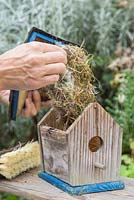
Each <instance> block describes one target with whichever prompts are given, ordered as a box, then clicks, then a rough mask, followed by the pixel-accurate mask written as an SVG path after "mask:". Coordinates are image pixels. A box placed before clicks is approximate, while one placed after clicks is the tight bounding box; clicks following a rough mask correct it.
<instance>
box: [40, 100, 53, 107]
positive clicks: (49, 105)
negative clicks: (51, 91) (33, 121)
mask: <svg viewBox="0 0 134 200" xmlns="http://www.w3.org/2000/svg"><path fill="white" fill-rule="evenodd" d="M41 106H42V107H51V106H52V101H51V100H50V101H43V102H41Z"/></svg>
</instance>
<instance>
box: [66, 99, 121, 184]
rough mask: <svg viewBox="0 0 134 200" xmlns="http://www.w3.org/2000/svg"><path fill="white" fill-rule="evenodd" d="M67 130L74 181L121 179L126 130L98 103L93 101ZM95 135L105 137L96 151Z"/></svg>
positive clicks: (71, 181) (73, 182) (77, 182)
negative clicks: (124, 131)
mask: <svg viewBox="0 0 134 200" xmlns="http://www.w3.org/2000/svg"><path fill="white" fill-rule="evenodd" d="M67 132H68V138H69V139H68V146H69V147H68V149H69V160H70V162H69V165H70V166H69V169H70V181H69V183H70V184H71V185H74V186H75V185H81V184H83V185H84V184H89V183H101V182H108V181H116V180H119V171H120V163H121V148H122V144H121V141H122V130H121V129H120V127H119V125H118V124H117V123H116V122H115V121H114V120H113V118H112V117H111V116H110V115H109V114H108V113H107V112H106V111H105V110H104V109H103V108H102V107H101V106H100V105H99V104H98V103H92V104H89V106H88V107H87V108H86V109H85V110H84V112H83V113H82V115H81V116H80V117H79V118H78V119H77V120H76V121H75V122H74V123H73V124H72V125H71V127H70V128H69V129H68V130H67ZM93 137H94V138H96V137H100V138H101V139H102V141H103V144H102V146H101V147H100V149H99V150H97V151H96V152H92V151H91V150H90V149H89V144H90V143H89V141H92V139H93ZM95 141H97V140H96V139H95ZM95 145H98V144H97V143H96V144H95V143H94V144H93V145H92V148H93V149H97V148H96V147H95ZM96 163H97V164H96ZM100 166H101V167H100ZM102 166H103V167H102Z"/></svg>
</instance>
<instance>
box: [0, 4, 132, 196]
mask: <svg viewBox="0 0 134 200" xmlns="http://www.w3.org/2000/svg"><path fill="white" fill-rule="evenodd" d="M127 2H128V3H127V4H126V5H125V6H124V5H123V0H101V1H99V0H77V1H76V0H68V1H65V0H58V1H57V0H36V1H35V0H6V1H5V0H0V39H1V42H0V53H3V52H4V51H6V50H8V49H11V48H12V47H15V46H16V45H18V44H20V43H22V42H23V41H24V40H25V38H26V36H27V32H28V31H29V30H30V28H31V27H33V26H36V27H38V28H41V29H43V30H45V31H48V32H49V33H52V34H55V35H57V36H59V37H63V38H65V39H67V40H70V41H73V42H76V43H79V44H81V43H82V42H83V41H84V45H85V48H86V49H87V50H88V51H89V52H90V53H92V54H94V62H93V63H92V65H93V70H94V73H95V75H96V77H97V79H98V80H97V83H96V84H97V88H98V91H99V96H98V101H99V102H100V103H101V104H102V105H103V106H104V107H105V108H106V109H107V110H108V111H109V112H110V113H111V114H112V116H113V117H114V118H115V119H116V121H117V122H118V123H119V124H120V125H121V126H122V128H123V131H124V140H123V151H124V152H125V153H127V154H125V155H123V157H122V160H123V165H122V168H121V174H122V175H125V176H129V177H134V173H133V171H134V170H133V167H132V166H133V162H134V161H133V138H134V123H133V121H134V109H133V105H134V95H133V94H134V82H133V75H134V74H133V73H131V72H128V70H127V69H126V71H125V72H123V73H125V79H124V81H123V82H122V84H120V85H119V86H117V87H116V88H114V89H113V88H112V87H111V85H110V81H111V80H112V79H113V78H114V74H113V73H112V72H111V71H110V70H109V69H108V68H107V66H108V65H109V63H110V62H111V61H112V60H113V59H114V58H115V57H116V56H115V50H116V46H117V43H120V44H121V46H122V47H123V48H126V47H130V46H132V44H134V3H133V1H129V0H128V1H127ZM122 94H123V95H124V96H125V99H124V101H123V102H122V103H120V102H119V96H120V95H122ZM43 113H44V111H42V112H41V114H40V116H38V117H35V118H32V119H22V118H18V119H17V121H16V122H11V123H9V122H8V111H7V108H5V107H4V106H3V105H0V149H3V148H7V147H8V146H13V145H15V144H16V143H17V142H18V141H21V142H26V141H28V140H30V139H32V137H37V133H36V124H37V122H38V121H39V119H40V118H41V116H42V115H43ZM0 199H3V200H4V199H8V200H9V199H10V200H12V199H13V200H14V199H18V198H17V197H15V196H12V195H6V194H4V195H2V196H0Z"/></svg>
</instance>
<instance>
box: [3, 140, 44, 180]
mask: <svg viewBox="0 0 134 200" xmlns="http://www.w3.org/2000/svg"><path fill="white" fill-rule="evenodd" d="M40 162H41V161H40V149H39V144H38V142H31V143H28V144H26V145H25V146H23V147H20V148H19V149H17V150H14V151H12V152H9V153H5V154H3V155H1V156H0V174H1V175H3V176H5V177H6V178H7V179H11V178H13V177H15V176H17V175H19V174H20V173H22V172H24V171H26V170H28V169H31V168H34V167H37V166H39V165H40Z"/></svg>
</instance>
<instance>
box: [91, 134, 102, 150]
mask: <svg viewBox="0 0 134 200" xmlns="http://www.w3.org/2000/svg"><path fill="white" fill-rule="evenodd" d="M102 145H103V140H102V138H101V137H99V136H95V137H92V138H91V139H90V140H89V143H88V147H89V150H90V151H92V152H96V151H98V150H99V149H100V148H101V147H102Z"/></svg>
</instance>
